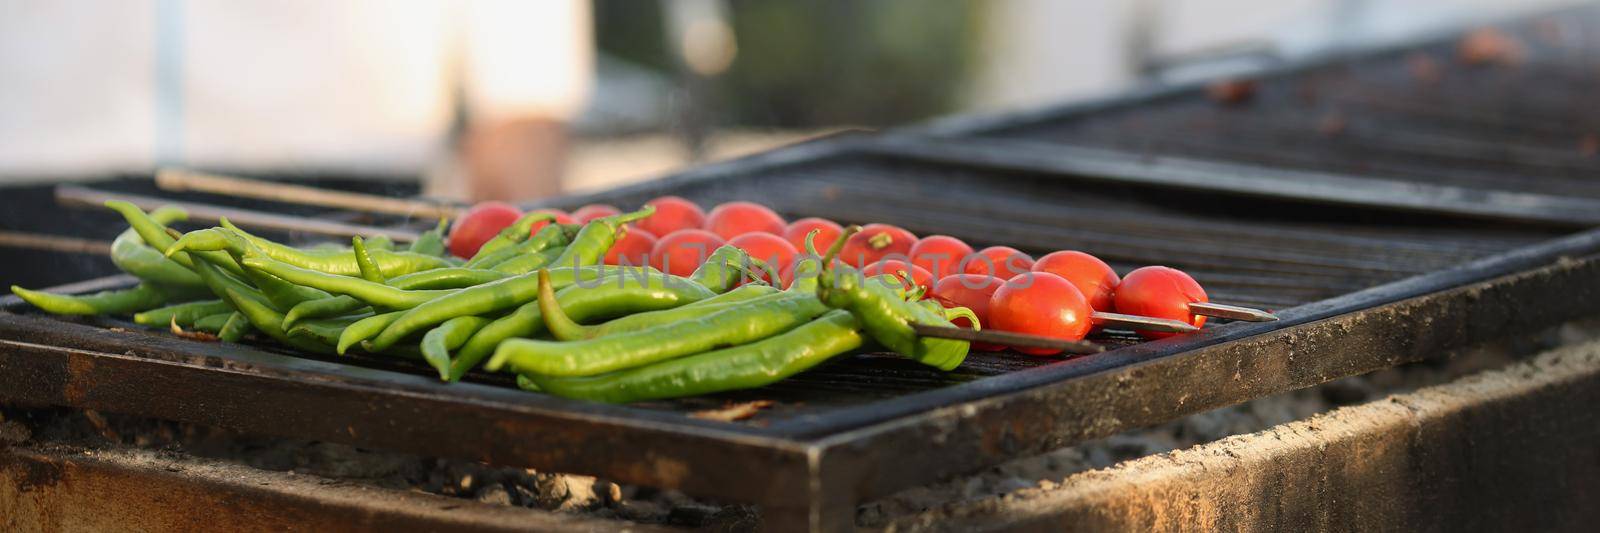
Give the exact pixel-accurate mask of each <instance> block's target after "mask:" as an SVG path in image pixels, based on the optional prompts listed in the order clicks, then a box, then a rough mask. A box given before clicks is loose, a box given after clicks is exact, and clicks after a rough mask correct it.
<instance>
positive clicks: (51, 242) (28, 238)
mask: <svg viewBox="0 0 1600 533" xmlns="http://www.w3.org/2000/svg"><path fill="white" fill-rule="evenodd" d="M0 246H3V247H8V248H32V249H35V250H46V251H51V252H63V253H74V254H92V255H111V243H109V242H106V241H96V240H90V239H80V238H77V237H63V236H60V235H46V234H43V233H27V232H21V231H4V230H0Z"/></svg>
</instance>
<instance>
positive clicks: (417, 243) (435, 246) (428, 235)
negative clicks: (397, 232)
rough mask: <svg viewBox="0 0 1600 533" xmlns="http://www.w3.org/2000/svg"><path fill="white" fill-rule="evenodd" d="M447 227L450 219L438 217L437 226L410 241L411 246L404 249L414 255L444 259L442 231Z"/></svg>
mask: <svg viewBox="0 0 1600 533" xmlns="http://www.w3.org/2000/svg"><path fill="white" fill-rule="evenodd" d="M448 227H450V219H449V218H446V217H439V225H437V226H434V227H433V229H431V230H428V231H424V232H422V235H418V236H417V240H414V241H411V246H410V247H409V248H406V251H408V252H411V253H414V254H422V255H431V256H434V257H444V255H445V245H444V230H445V228H448Z"/></svg>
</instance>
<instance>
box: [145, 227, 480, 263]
mask: <svg viewBox="0 0 1600 533" xmlns="http://www.w3.org/2000/svg"><path fill="white" fill-rule="evenodd" d="M220 222H221V224H222V227H223V228H225V229H227V230H229V231H233V232H235V233H237V234H238V235H239V236H241V237H244V238H245V240H248V241H250V243H251V244H253V245H255V247H256V248H259V249H260V250H261V252H262V253H264V254H266V255H267V257H271V258H273V259H277V260H279V261H282V262H285V263H289V264H291V265H294V266H298V267H301V268H309V269H312V270H320V271H323V272H327V273H329V274H338V275H341V276H356V275H360V273H361V267H360V266H358V265H356V259H355V256H354V255H352V254H351V253H350V252H349V251H348V250H344V251H326V252H323V251H305V250H301V249H298V248H294V247H291V246H288V245H284V244H279V243H276V242H272V241H270V240H267V239H263V238H261V237H257V236H255V235H251V234H250V233H249V232H246V231H244V230H241V229H239V228H238V226H234V225H233V223H231V222H229V221H228V220H227V219H222V220H221V221H220ZM190 234H191V235H192V234H193V232H190ZM141 235H142V234H141ZM185 237H188V235H185ZM200 249H205V248H200ZM368 252H370V253H371V254H372V259H373V261H375V262H376V263H377V264H378V268H379V270H380V271H382V272H383V275H384V276H389V277H393V276H400V275H405V274H410V273H412V272H421V271H423V270H429V269H434V268H445V267H450V266H454V265H452V264H451V263H450V262H449V261H446V260H445V259H444V258H442V257H436V256H431V255H423V254H417V253H411V252H392V251H388V250H368Z"/></svg>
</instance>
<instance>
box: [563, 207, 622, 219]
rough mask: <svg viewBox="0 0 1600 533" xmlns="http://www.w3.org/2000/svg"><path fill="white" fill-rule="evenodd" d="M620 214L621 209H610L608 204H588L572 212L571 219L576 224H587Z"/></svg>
mask: <svg viewBox="0 0 1600 533" xmlns="http://www.w3.org/2000/svg"><path fill="white" fill-rule="evenodd" d="M620 214H622V210H621V209H617V208H616V207H612V206H611V205H609V204H589V205H586V206H583V207H579V208H577V209H575V210H573V211H572V218H573V220H577V221H578V222H588V221H590V220H594V219H597V218H600V217H609V216H611V215H620Z"/></svg>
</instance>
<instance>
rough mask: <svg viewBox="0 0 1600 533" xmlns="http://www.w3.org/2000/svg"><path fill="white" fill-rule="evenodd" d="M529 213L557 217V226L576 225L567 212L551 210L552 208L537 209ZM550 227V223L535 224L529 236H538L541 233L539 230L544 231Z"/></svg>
mask: <svg viewBox="0 0 1600 533" xmlns="http://www.w3.org/2000/svg"><path fill="white" fill-rule="evenodd" d="M529 213H550V214H552V215H555V216H556V223H557V224H572V223H574V222H573V220H572V216H571V215H568V214H567V212H566V211H562V210H560V209H551V208H548V207H545V208H540V209H535V210H532V211H529ZM548 225H550V223H549V222H535V223H533V231H531V232H529V233H528V235H536V234H538V233H539V230H542V229H544V227H545V226H548Z"/></svg>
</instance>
